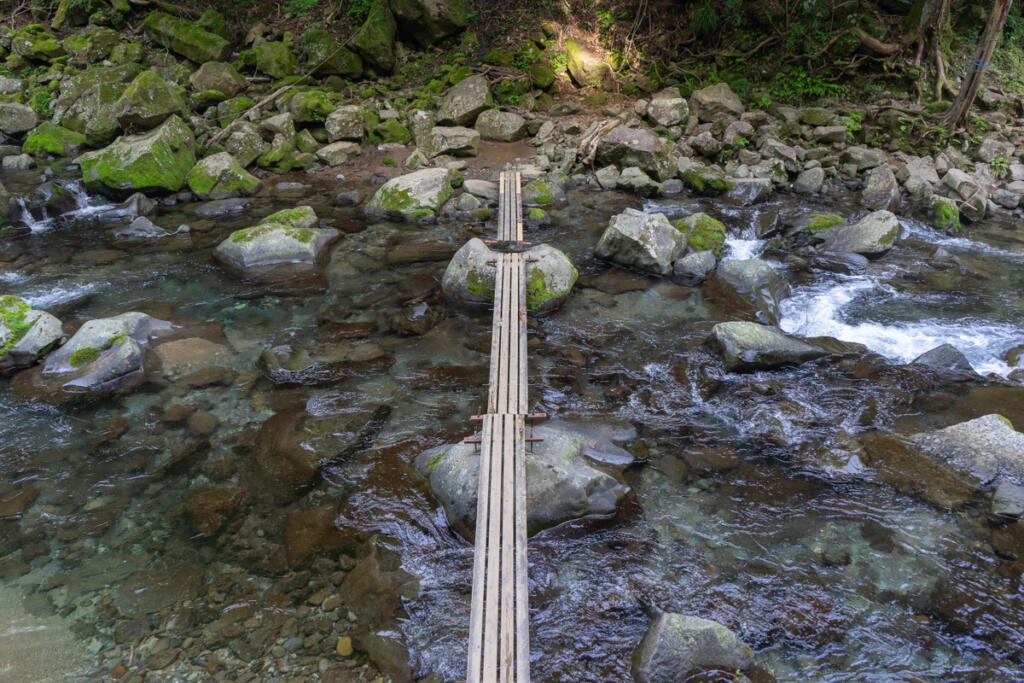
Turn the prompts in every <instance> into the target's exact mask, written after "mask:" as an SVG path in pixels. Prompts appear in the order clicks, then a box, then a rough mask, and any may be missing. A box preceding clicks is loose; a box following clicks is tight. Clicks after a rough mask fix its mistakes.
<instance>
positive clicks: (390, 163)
mask: <svg viewBox="0 0 1024 683" xmlns="http://www.w3.org/2000/svg"><path fill="white" fill-rule="evenodd" d="M380 163H382V164H384V165H385V166H397V165H398V162H397V161H395V160H394V159H392V158H391V157H384V158H383V159H381V160H380Z"/></svg>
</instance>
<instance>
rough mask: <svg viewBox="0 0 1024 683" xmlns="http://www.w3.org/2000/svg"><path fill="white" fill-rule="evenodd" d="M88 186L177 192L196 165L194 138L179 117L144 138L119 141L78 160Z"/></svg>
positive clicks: (121, 139) (120, 139)
mask: <svg viewBox="0 0 1024 683" xmlns="http://www.w3.org/2000/svg"><path fill="white" fill-rule="evenodd" d="M77 161H78V164H79V165H80V166H81V169H82V180H83V181H84V182H85V184H86V186H88V187H91V188H96V189H102V188H106V189H111V190H119V191H135V192H153V191H160V190H165V191H169V192H176V191H178V190H180V189H181V188H182V187H183V186H184V185H185V178H186V176H188V173H189V171H191V170H192V167H193V166H195V163H196V158H195V139H194V138H193V137H192V131H191V130H190V129H189V127H188V126H187V125H186V124H185V122H184V121H182V120H181V119H180V118H178V117H177V116H171V117H170V118H169V119H167V120H166V121H164V123H163V124H161V125H160V127H159V128H155V129H153V130H152V131H150V132H148V133H145V134H143V135H127V136H123V137H120V138H118V139H117V140H115V141H114V142H113V143H112V144H110V145H109V146H108V147H105V148H103V149H100V150H96V151H95V152H87V153H85V154H83V155H81V156H79V157H78V159H77Z"/></svg>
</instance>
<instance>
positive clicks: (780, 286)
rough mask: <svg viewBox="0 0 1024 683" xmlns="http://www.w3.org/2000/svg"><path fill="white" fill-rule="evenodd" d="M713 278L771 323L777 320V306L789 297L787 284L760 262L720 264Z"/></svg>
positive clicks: (743, 260)
mask: <svg viewBox="0 0 1024 683" xmlns="http://www.w3.org/2000/svg"><path fill="white" fill-rule="evenodd" d="M715 278H716V279H717V280H719V281H721V282H722V283H723V284H725V285H726V286H728V287H730V288H731V289H732V290H733V292H734V293H735V295H736V296H737V297H739V298H740V299H741V300H743V301H744V302H746V303H747V304H749V305H750V306H752V307H753V310H754V311H756V312H757V314H758V317H760V318H763V319H764V320H766V321H767V322H769V323H771V324H773V325H774V324H777V323H778V321H779V304H781V303H782V301H783V299H786V298H788V297H789V294H790V289H789V284H788V283H787V282H786V281H785V280H783V279H782V278H781V277H779V274H778V273H776V272H775V269H774V268H772V267H771V266H770V265H769V264H768V263H767V262H766V261H762V260H761V259H734V260H730V261H722V263H721V264H719V266H718V270H716V271H715Z"/></svg>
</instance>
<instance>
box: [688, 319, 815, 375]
mask: <svg viewBox="0 0 1024 683" xmlns="http://www.w3.org/2000/svg"><path fill="white" fill-rule="evenodd" d="M705 345H707V346H708V348H710V349H711V350H712V351H714V352H715V353H717V354H718V355H719V357H721V359H722V362H723V364H724V365H725V369H726V370H729V371H746V370H770V369H772V368H777V367H781V366H783V365H799V364H800V363H805V362H807V361H809V360H814V359H815V358H821V357H822V356H825V355H826V352H825V351H824V350H822V349H821V348H818V347H816V346H811V345H810V344H807V343H806V342H803V341H801V340H799V339H796V338H794V337H790V336H788V335H786V334H785V333H783V332H782V330H780V329H778V328H777V327H770V326H768V325H760V324H758V323H752V322H743V321H732V322H724V323H718V324H717V325H715V326H714V327H713V328H711V334H710V335H709V336H708V338H707V339H706V340H705Z"/></svg>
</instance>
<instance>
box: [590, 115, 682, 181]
mask: <svg viewBox="0 0 1024 683" xmlns="http://www.w3.org/2000/svg"><path fill="white" fill-rule="evenodd" d="M597 163H598V165H599V166H605V165H607V164H614V165H615V166H618V167H619V168H625V167H627V166H636V167H638V168H640V169H641V170H642V171H644V172H645V173H647V174H648V175H650V176H652V177H653V178H655V179H656V180H668V179H669V178H671V177H672V176H674V175H675V174H676V166H675V164H674V163H673V161H672V157H671V153H670V150H669V149H668V146H667V145H666V144H665V142H664V141H662V139H661V138H659V137H658V136H657V135H656V134H655V133H654V132H653V131H651V130H650V129H648V128H627V127H626V126H616V127H615V128H613V129H612V130H611V131H610V132H609V133H608V134H607V135H605V136H604V137H603V138H601V142H600V143H598V145H597Z"/></svg>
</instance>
